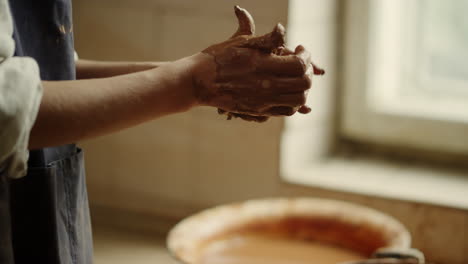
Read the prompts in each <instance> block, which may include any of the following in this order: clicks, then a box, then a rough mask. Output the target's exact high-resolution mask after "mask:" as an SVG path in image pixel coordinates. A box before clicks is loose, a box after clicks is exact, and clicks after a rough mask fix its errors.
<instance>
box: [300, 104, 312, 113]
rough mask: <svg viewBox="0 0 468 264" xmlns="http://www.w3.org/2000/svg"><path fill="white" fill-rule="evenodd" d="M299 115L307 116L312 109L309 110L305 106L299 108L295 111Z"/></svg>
mask: <svg viewBox="0 0 468 264" xmlns="http://www.w3.org/2000/svg"><path fill="white" fill-rule="evenodd" d="M297 111H298V112H299V113H301V114H308V113H310V112H311V111H312V109H310V107H308V106H307V105H303V106H301V107H299V110H297Z"/></svg>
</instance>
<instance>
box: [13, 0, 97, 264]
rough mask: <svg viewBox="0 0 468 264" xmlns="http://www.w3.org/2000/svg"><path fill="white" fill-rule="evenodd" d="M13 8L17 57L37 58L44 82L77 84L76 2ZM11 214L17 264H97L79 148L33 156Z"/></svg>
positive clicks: (52, 0) (28, 2)
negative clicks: (75, 55) (75, 82)
mask: <svg viewBox="0 0 468 264" xmlns="http://www.w3.org/2000/svg"><path fill="white" fill-rule="evenodd" d="M9 3H10V9H11V13H12V17H13V26H14V35H13V38H14V40H15V42H16V50H15V56H28V57H32V58H33V59H35V60H36V61H37V63H38V65H39V69H40V75H41V79H42V80H50V81H59V80H74V79H75V62H74V45H73V23H72V11H71V0H9ZM45 92H47V91H45ZM50 129H51V130H52V129H54V127H53V125H52V126H51V127H50ZM10 210H11V219H12V221H11V225H12V230H11V231H12V232H11V233H12V241H13V243H12V244H13V253H14V263H15V264H23V263H51V264H81V263H86V264H88V263H92V239H91V227H90V219H89V208H88V199H87V192H86V183H85V174H84V167H83V153H82V151H81V150H79V149H78V148H76V146H75V145H74V144H68V145H64V146H57V147H49V148H43V149H37V150H32V151H31V152H30V158H29V161H28V174H27V175H26V176H25V177H23V178H21V179H17V180H11V181H10Z"/></svg>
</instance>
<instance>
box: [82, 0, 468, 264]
mask: <svg viewBox="0 0 468 264" xmlns="http://www.w3.org/2000/svg"><path fill="white" fill-rule="evenodd" d="M318 2H320V3H322V4H324V3H325V1H318ZM236 3H237V4H240V5H241V6H243V7H246V8H248V9H249V10H250V11H251V13H252V14H253V15H254V18H256V22H257V29H258V32H261V33H264V32H266V31H268V30H270V29H271V28H272V27H273V26H274V24H275V23H276V22H278V21H281V22H283V23H286V20H287V10H288V8H287V4H288V1H282V0H275V1H271V0H270V1H269V0H262V1H259V0H257V1H247V0H243V1H236ZM233 5H234V2H232V1H227V0H226V1H224V0H223V1H221V0H210V1H181V0H173V1H170V0H152V1H151V0H139V1H131V0H76V1H74V11H75V26H74V29H75V34H76V35H75V38H76V49H77V51H78V53H79V55H80V57H82V58H92V59H105V60H174V59H177V58H180V57H183V56H186V55H190V54H193V53H195V52H197V51H199V50H201V49H203V48H205V47H206V46H207V45H209V44H211V43H214V42H217V41H221V40H224V39H226V38H227V37H229V36H230V35H231V34H232V32H234V31H235V28H236V20H235V18H234V15H233V12H232V6H233ZM266 6H268V7H269V8H265V7H266ZM204 7H206V9H205V8H204ZM330 19H331V18H330V17H323V18H321V19H318V20H317V21H315V22H316V23H317V24H319V25H320V24H322V25H323V28H325V29H326V27H327V26H330V25H329V24H330V23H336V21H330ZM316 26H317V25H316ZM282 126H283V123H282V120H281V119H274V120H271V121H269V122H267V123H266V124H262V125H258V124H251V123H246V122H241V121H237V120H234V121H225V120H224V119H223V117H221V116H218V115H217V114H216V110H215V109H207V108H199V109H194V110H193V111H190V112H188V113H184V114H178V115H174V116H171V117H166V118H162V119H160V120H157V121H154V122H151V123H148V124H145V125H141V126H138V127H136V128H132V129H128V130H125V131H122V132H119V133H116V134H113V135H110V136H106V137H101V138H98V139H94V140H90V141H86V142H83V143H82V144H81V145H82V146H83V147H84V148H85V151H86V163H87V171H88V187H89V193H90V198H91V203H92V204H93V205H98V206H101V207H111V208H120V209H123V210H128V211H132V212H143V213H147V214H150V215H165V216H171V217H181V216H185V215H187V214H189V213H191V212H194V211H196V210H199V209H200V208H205V207H209V206H212V205H215V204H220V203H225V202H230V201H237V200H243V199H249V198H255V197H265V196H279V195H288V196H289V195H292V196H296V195H306V196H318V197H327V198H336V199H343V200H348V201H352V202H357V203H360V204H364V205H367V206H370V207H373V208H377V209H379V210H382V211H384V212H386V213H388V214H390V215H393V216H395V217H397V218H398V219H400V220H401V221H402V222H403V223H404V224H405V225H406V226H407V227H408V228H409V229H410V231H411V232H412V234H413V237H414V245H415V247H418V248H420V249H422V250H423V251H424V252H425V253H426V255H427V256H428V257H429V258H430V259H432V260H435V261H440V262H441V263H446V264H462V263H463V264H466V263H468V235H467V234H468V213H467V212H466V211H461V210H455V209H449V208H442V207H436V206H430V205H422V204H417V203H409V202H402V201H391V200H386V199H381V198H373V197H364V196H358V195H352V194H344V193H337V192H331V191H326V190H320V189H314V188H306V187H298V186H292V185H287V184H285V183H283V182H281V180H280V178H279V173H278V171H279V170H278V165H279V162H278V160H279V141H280V136H281V130H282ZM343 173H344V172H343Z"/></svg>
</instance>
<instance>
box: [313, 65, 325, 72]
mask: <svg viewBox="0 0 468 264" xmlns="http://www.w3.org/2000/svg"><path fill="white" fill-rule="evenodd" d="M312 67H313V68H314V74H315V75H324V74H325V70H324V69H322V68H319V67H317V65H315V64H313V63H312Z"/></svg>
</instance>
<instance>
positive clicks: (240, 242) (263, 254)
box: [195, 233, 366, 264]
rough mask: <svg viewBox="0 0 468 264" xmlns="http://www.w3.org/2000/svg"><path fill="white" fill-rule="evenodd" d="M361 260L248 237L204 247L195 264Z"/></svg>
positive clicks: (313, 245)
mask: <svg viewBox="0 0 468 264" xmlns="http://www.w3.org/2000/svg"><path fill="white" fill-rule="evenodd" d="M365 258H366V256H363V255H361V254H359V253H356V252H354V251H351V250H349V249H345V248H340V247H336V246H333V245H329V244H324V243H319V242H314V241H305V240H294V239H290V238H289V239H288V238H286V237H281V236H273V235H265V234H254V233H251V234H231V235H227V236H225V237H223V238H219V239H216V240H214V241H212V242H210V243H208V244H207V245H206V246H205V247H204V248H203V249H202V250H201V253H200V255H199V258H198V260H197V261H196V262H195V264H337V263H340V262H347V261H355V260H361V259H365Z"/></svg>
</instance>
